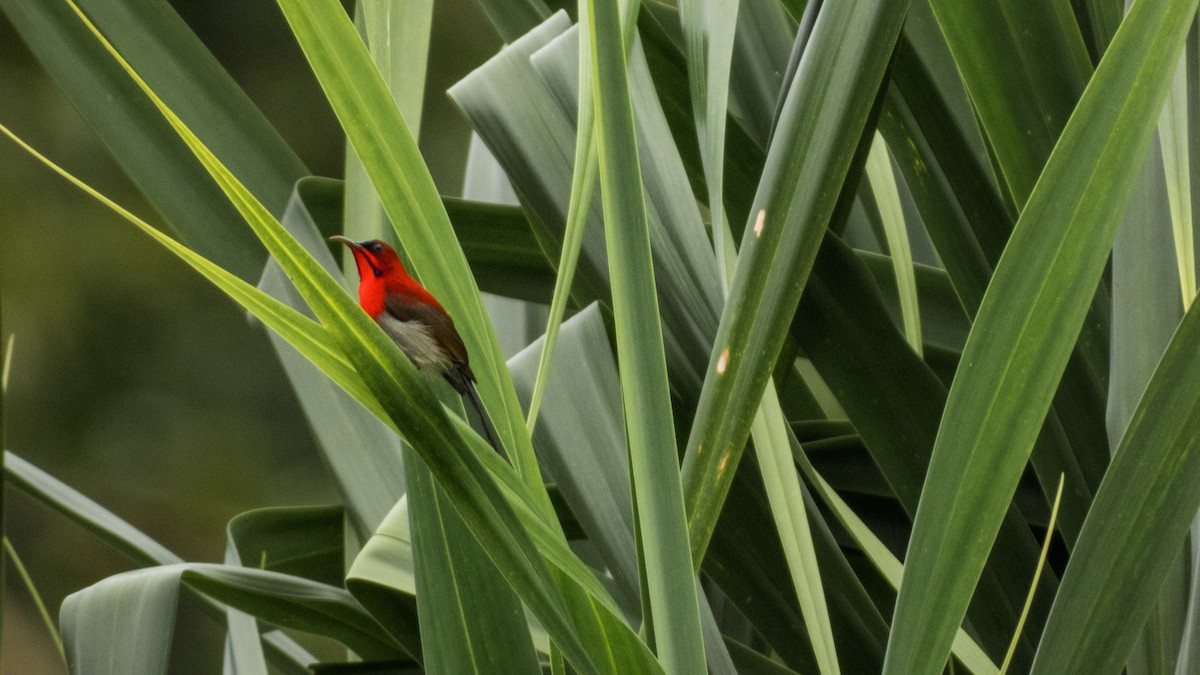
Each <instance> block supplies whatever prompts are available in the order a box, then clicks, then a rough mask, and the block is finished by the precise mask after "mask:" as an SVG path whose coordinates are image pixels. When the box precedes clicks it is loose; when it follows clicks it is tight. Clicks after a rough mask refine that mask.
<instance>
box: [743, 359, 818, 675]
mask: <svg viewBox="0 0 1200 675" xmlns="http://www.w3.org/2000/svg"><path fill="white" fill-rule="evenodd" d="M750 433H751V435H752V436H753V438H754V450H755V452H756V453H758V462H759V466H760V467H761V473H762V480H763V484H764V485H765V486H766V492H767V499H768V500H769V501H770V504H771V515H772V516H773V517H774V519H775V528H776V530H778V531H779V539H780V541H781V543H782V544H783V551H784V555H785V556H787V562H788V570H789V571H790V572H791V576H792V585H793V586H795V589H796V596H797V598H798V599H799V601H800V611H801V613H802V614H803V616H804V624H805V630H806V632H807V633H808V638H809V641H810V642H811V643H812V648H813V652H814V654H815V656H816V659H817V664H818V666H820V669H821V672H822V673H840V672H841V668H840V666H839V664H838V657H837V648H836V647H835V646H834V641H833V629H832V627H831V626H830V622H829V608H828V607H827V606H826V603H825V589H824V587H823V586H822V584H821V573H820V567H819V566H818V564H817V555H816V551H815V549H814V547H813V540H812V532H811V531H810V529H809V522H808V517H807V515H806V513H805V508H804V497H803V495H802V493H801V490H800V479H799V477H798V476H797V475H796V467H795V463H794V462H793V460H792V452H791V448H790V446H789V444H788V437H787V434H788V426H787V420H786V419H784V416H783V411H782V410H781V409H780V407H779V394H778V392H776V391H775V383H774V382H773V381H772V380H767V386H766V389H765V391H764V392H763V397H762V402H761V403H760V404H759V407H758V412H757V413H756V414H755V416H754V422H753V423H752V424H751V427H750Z"/></svg>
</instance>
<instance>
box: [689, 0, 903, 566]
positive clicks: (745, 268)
mask: <svg viewBox="0 0 1200 675" xmlns="http://www.w3.org/2000/svg"><path fill="white" fill-rule="evenodd" d="M907 4H908V3H907V2H905V1H904V0H899V1H895V2H884V3H879V2H837V3H829V4H828V5H826V6H825V7H824V8H823V9H822V10H821V13H820V15H819V19H818V20H817V23H816V27H815V29H814V32H813V35H812V39H811V42H810V43H809V45H808V49H807V51H806V52H805V58H804V59H803V61H802V62H801V66H800V68H799V69H798V70H797V72H796V76H795V79H794V81H793V84H792V86H791V89H790V93H789V95H788V98H787V103H786V104H785V106H784V110H783V117H782V119H781V122H780V124H779V126H778V127H777V129H776V132H775V137H774V140H773V141H772V144H771V150H770V152H769V154H768V157H767V165H766V167H765V169H764V170H763V177H762V181H761V183H760V186H759V192H758V195H757V196H756V197H755V207H754V208H753V213H754V214H755V215H754V217H753V219H752V220H751V221H750V222H749V224H748V225H747V227H746V230H745V234H744V236H743V241H742V247H741V254H740V256H739V258H738V267H737V272H736V274H735V277H734V280H733V284H732V286H731V288H730V293H729V302H728V304H726V306H725V310H724V315H723V316H722V317H721V324H720V328H719V329H718V331H717V337H716V340H715V346H714V348H713V351H712V355H711V358H710V361H709V369H708V371H707V373H706V377H705V381H704V389H703V392H702V393H701V397H700V404H699V408H698V409H697V412H696V421H695V424H694V426H693V427H692V431H691V436H690V437H689V439H688V449H687V456H686V458H685V461H684V479H685V486H686V487H685V492H684V495H685V499H686V502H687V506H688V527H689V534H690V540H691V546H692V556H693V562H695V563H696V564H699V563H700V561H701V560H703V558H704V551H705V549H706V548H707V547H708V541H709V538H710V537H711V536H712V531H713V528H714V527H715V526H716V522H717V516H718V515H719V514H720V511H721V506H722V504H723V503H724V501H725V495H726V493H727V492H728V490H729V487H730V484H731V481H732V478H733V474H734V472H735V470H736V469H737V465H738V461H739V459H740V458H741V454H742V451H743V448H744V446H745V442H746V438H747V437H748V436H749V433H750V424H751V422H752V420H753V417H754V411H755V410H756V409H757V408H758V402H759V400H760V398H761V397H762V391H763V388H764V387H765V385H766V381H767V377H768V376H769V375H770V373H771V368H772V367H773V366H774V364H775V359H776V357H777V356H778V354H779V351H780V349H781V348H782V345H783V339H784V336H785V334H786V325H787V322H788V321H790V319H791V317H792V315H793V314H794V313H795V309H796V304H797V303H798V302H799V300H800V293H801V291H802V290H803V287H804V282H805V280H806V279H807V276H808V273H809V271H810V269H811V266H812V262H813V260H814V259H815V257H816V252H817V247H818V245H819V244H820V241H821V237H822V235H823V233H824V231H825V229H826V226H827V224H828V221H829V218H830V216H831V215H832V213H833V208H834V206H835V203H836V200H837V194H838V192H839V191H840V189H841V186H842V184H843V182H844V180H845V178H846V173H847V172H848V170H849V167H850V160H851V157H852V156H853V154H854V150H855V148H857V146H858V143H859V139H860V137H861V136H862V132H863V128H864V126H865V125H866V122H867V117H868V113H869V111H870V108H871V105H872V103H873V102H874V100H875V93H876V91H877V90H878V88H879V84H880V82H881V81H882V78H883V72H884V68H885V67H886V65H887V63H888V61H889V59H890V58H891V53H892V46H893V45H894V44H895V40H896V37H897V35H898V34H899V31H900V26H901V23H902V21H903V19H904V10H905V8H906V7H907ZM835 63H839V64H841V65H840V66H838V70H839V72H843V71H844V72H846V73H850V76H848V77H844V78H843V77H838V78H831V77H829V76H828V75H829V73H830V72H832V69H833V68H834V64H835ZM760 211H765V214H764V215H763V218H762V219H761V220H759V219H758V218H757V215H758V213H759V212H760Z"/></svg>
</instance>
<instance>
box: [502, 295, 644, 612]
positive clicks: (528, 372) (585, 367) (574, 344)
mask: <svg viewBox="0 0 1200 675" xmlns="http://www.w3.org/2000/svg"><path fill="white" fill-rule="evenodd" d="M543 344H544V342H543V341H542V340H539V341H537V342H534V343H533V344H531V345H529V347H527V348H526V349H525V350H523V351H521V352H520V353H519V354H517V355H516V356H514V357H513V358H512V360H511V361H510V362H509V367H510V369H511V370H512V373H513V381H514V383H515V384H516V385H517V393H518V395H520V396H521V398H522V400H528V398H529V397H530V396H531V392H532V390H533V380H534V378H535V373H538V372H540V370H539V369H540V362H541V355H540V354H539V351H540V350H541V349H542V348H543V347H542V346H543ZM546 392H547V394H548V395H547V397H546V399H545V410H544V415H545V416H544V419H543V421H542V423H541V424H539V425H538V428H537V431H536V432H535V433H534V443H535V445H536V447H537V448H538V457H539V459H540V460H541V462H542V465H543V466H544V467H545V469H546V473H547V476H548V477H549V478H550V479H552V480H553V481H554V484H555V485H556V486H557V487H558V489H559V491H560V492H561V493H562V495H563V498H564V499H565V500H566V502H567V505H568V506H570V508H571V513H573V514H574V515H575V517H576V518H577V519H579V523H580V525H582V526H583V530H584V531H585V532H586V533H587V535H588V539H589V540H590V541H591V542H592V543H593V544H594V545H595V546H596V548H597V549H599V553H600V555H601V556H602V558H603V560H604V564H605V565H606V566H607V568H608V570H609V572H610V573H611V574H612V575H613V578H614V579H615V581H616V584H615V589H616V591H617V592H615V593H614V596H615V599H616V600H617V601H618V603H620V604H621V605H622V606H623V607H626V608H627V609H628V610H630V611H632V612H635V613H636V611H637V609H638V563H637V550H636V549H635V547H634V526H633V509H632V505H633V501H632V491H631V489H630V484H629V455H628V452H627V450H626V444H625V428H624V424H623V419H622V414H621V383H620V379H619V378H618V376H617V363H616V360H615V359H614V358H613V350H612V345H611V343H610V341H609V336H608V332H607V330H606V328H605V326H604V321H603V319H602V318H601V310H600V307H599V305H597V304H595V303H593V304H592V305H589V306H588V307H587V308H586V309H584V310H583V311H581V312H579V313H578V314H576V315H575V316H573V317H571V318H570V319H568V320H567V321H566V322H565V323H564V324H563V327H562V332H561V337H560V340H559V346H558V356H557V358H555V360H554V362H553V364H552V368H551V369H550V372H549V373H547V378H546Z"/></svg>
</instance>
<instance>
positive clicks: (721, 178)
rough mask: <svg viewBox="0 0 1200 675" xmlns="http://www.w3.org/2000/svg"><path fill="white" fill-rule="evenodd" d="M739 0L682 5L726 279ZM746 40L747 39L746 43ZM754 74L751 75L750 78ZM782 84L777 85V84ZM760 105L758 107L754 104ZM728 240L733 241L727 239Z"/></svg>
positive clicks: (694, 111)
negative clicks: (728, 128) (729, 128)
mask: <svg viewBox="0 0 1200 675" xmlns="http://www.w3.org/2000/svg"><path fill="white" fill-rule="evenodd" d="M739 4H740V2H739V0H732V1H726V2H712V1H710V0H686V1H685V2H681V3H680V5H679V20H680V22H681V23H682V24H683V33H684V39H685V42H686V46H687V62H688V84H689V85H690V89H691V93H692V114H693V115H694V116H695V118H696V136H697V137H698V138H699V140H700V153H701V158H702V161H703V162H704V179H705V184H706V187H707V188H708V194H709V195H716V198H713V197H710V199H709V202H710V203H709V213H710V214H711V220H712V224H711V230H712V233H713V236H712V241H713V249H714V251H715V252H716V256H717V269H718V270H719V271H720V273H721V278H722V282H723V283H722V286H723V287H724V285H725V283H724V282H725V280H726V278H727V275H726V274H725V273H726V271H727V270H732V269H733V265H732V261H730V262H726V261H727V256H728V257H729V258H732V255H730V254H731V253H732V252H733V237H732V235H731V234H729V226H728V224H727V223H726V219H725V204H724V199H722V198H721V196H722V195H724V194H725V125H726V119H727V111H728V109H729V89H730V82H729V73H730V70H731V68H732V58H733V47H734V36H735V35H736V29H737V26H738V21H737V19H738V5H739ZM759 4H760V5H761V6H762V7H774V8H775V9H776V10H777V11H782V8H781V7H779V6H778V5H777V4H775V3H759ZM744 43H745V42H744V41H743V44H744ZM764 71H766V72H769V71H767V69H763V68H752V67H751V68H746V69H744V70H739V72H743V73H746V72H748V73H761V72H764ZM747 79H751V78H747ZM777 89H778V87H776V90H777ZM750 110H754V111H757V110H758V107H757V106H753V107H750ZM726 242H728V244H727V243H726Z"/></svg>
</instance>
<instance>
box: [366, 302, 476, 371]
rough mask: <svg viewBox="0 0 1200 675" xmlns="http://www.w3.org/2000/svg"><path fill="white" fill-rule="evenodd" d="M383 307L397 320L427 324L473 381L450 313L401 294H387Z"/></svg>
mask: <svg viewBox="0 0 1200 675" xmlns="http://www.w3.org/2000/svg"><path fill="white" fill-rule="evenodd" d="M384 307H385V309H386V310H387V312H388V313H389V314H391V315H392V316H393V317H395V318H396V319H397V320H399V321H418V322H420V323H422V324H424V325H426V326H428V327H429V331H430V333H432V335H433V338H434V339H435V340H437V342H438V344H440V345H442V347H443V348H444V349H445V350H446V353H447V354H448V355H449V357H450V360H451V361H453V362H454V365H455V366H457V367H458V368H459V370H461V371H462V372H463V374H464V375H465V376H466V377H467V379H468V380H470V381H472V382H474V381H475V374H474V373H472V372H471V367H470V366H469V365H467V364H468V359H467V346H466V345H464V344H463V340H462V337H461V336H459V334H458V330H457V329H456V328H455V327H454V320H453V319H451V318H450V315H448V314H446V313H445V312H443V311H442V310H440V309H438V308H437V307H434V306H432V305H427V304H424V303H420V302H416V301H415V300H410V299H408V298H405V297H404V296H402V295H388V296H387V298H386V299H385V300H384Z"/></svg>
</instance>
